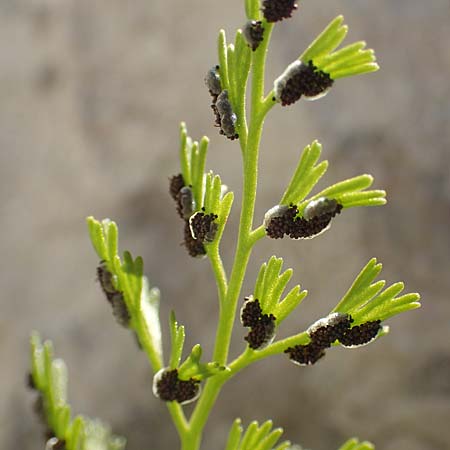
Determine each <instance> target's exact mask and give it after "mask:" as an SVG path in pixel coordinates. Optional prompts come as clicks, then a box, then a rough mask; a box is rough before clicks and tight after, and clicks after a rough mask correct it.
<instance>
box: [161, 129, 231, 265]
mask: <svg viewBox="0 0 450 450" xmlns="http://www.w3.org/2000/svg"><path fill="white" fill-rule="evenodd" d="M208 144H209V140H208V138H207V137H206V136H203V138H202V139H201V140H200V142H197V141H193V140H192V139H191V138H190V137H189V136H188V135H187V130H186V126H185V124H184V123H182V124H181V139H180V161H181V173H179V174H177V175H174V176H173V177H171V178H170V183H169V193H170V196H171V197H172V199H173V200H174V202H175V207H176V211H177V214H178V216H179V217H180V219H182V220H183V223H184V228H183V241H184V242H183V243H184V246H185V247H186V250H187V251H188V253H189V255H190V256H192V257H196V258H204V257H205V256H206V254H207V248H208V246H211V245H218V244H219V239H220V235H221V233H222V231H223V227H224V226H225V222H226V219H227V218H228V214H229V212H230V208H231V204H232V201H233V194H232V193H231V192H227V186H225V185H224V184H222V181H221V179H220V177H219V175H215V174H213V173H212V172H208V173H205V164H206V154H207V150H208Z"/></svg>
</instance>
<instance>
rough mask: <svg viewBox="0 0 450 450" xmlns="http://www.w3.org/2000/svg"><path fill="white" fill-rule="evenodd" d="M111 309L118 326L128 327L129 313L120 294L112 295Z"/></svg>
mask: <svg viewBox="0 0 450 450" xmlns="http://www.w3.org/2000/svg"><path fill="white" fill-rule="evenodd" d="M111 308H112V313H113V316H114V318H115V319H116V322H117V323H118V324H119V325H122V326H123V327H125V328H128V327H129V325H130V320H131V317H130V313H129V312H128V308H127V305H126V304H125V300H124V298H123V294H122V292H118V293H117V294H114V295H113V296H112V298H111Z"/></svg>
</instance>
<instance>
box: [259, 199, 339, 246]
mask: <svg viewBox="0 0 450 450" xmlns="http://www.w3.org/2000/svg"><path fill="white" fill-rule="evenodd" d="M341 210H342V205H341V204H339V203H336V208H335V209H334V210H332V211H328V212H326V213H324V214H320V215H317V216H314V217H311V218H310V219H309V220H306V219H305V218H304V217H300V216H299V217H297V214H298V207H297V205H292V204H291V205H290V206H289V207H288V208H286V210H284V211H283V212H281V213H279V214H276V215H274V217H269V218H268V219H267V220H266V234H267V236H269V237H270V238H272V239H282V238H283V237H284V236H285V235H286V236H289V237H290V238H292V239H307V238H311V237H313V236H315V235H317V234H319V233H320V232H322V231H323V230H325V229H326V228H327V227H328V225H329V224H330V222H331V219H332V218H333V217H334V216H336V214H339V213H340V212H341Z"/></svg>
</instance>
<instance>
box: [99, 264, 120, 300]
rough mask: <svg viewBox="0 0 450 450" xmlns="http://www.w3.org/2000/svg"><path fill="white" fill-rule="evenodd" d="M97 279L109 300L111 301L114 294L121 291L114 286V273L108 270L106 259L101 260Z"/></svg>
mask: <svg viewBox="0 0 450 450" xmlns="http://www.w3.org/2000/svg"><path fill="white" fill-rule="evenodd" d="M97 280H98V282H99V283H100V287H101V288H102V291H103V293H104V294H105V296H106V298H107V300H108V301H109V302H111V298H112V296H113V295H114V294H117V293H119V291H118V290H117V289H116V288H115V287H114V284H113V274H112V273H111V272H110V271H109V270H108V268H107V266H106V263H105V261H100V263H99V265H98V266H97Z"/></svg>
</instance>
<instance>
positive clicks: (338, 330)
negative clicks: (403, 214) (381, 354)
mask: <svg viewBox="0 0 450 450" xmlns="http://www.w3.org/2000/svg"><path fill="white" fill-rule="evenodd" d="M282 264H283V260H282V259H281V258H277V257H275V256H272V257H271V258H270V259H269V261H268V262H267V263H264V264H263V265H262V266H261V269H260V271H259V274H258V277H257V280H256V283H255V287H254V290H253V294H252V295H250V296H248V297H246V298H245V301H244V304H243V305H242V308H241V312H240V319H241V323H242V325H243V326H244V327H247V328H249V329H250V331H249V333H248V334H247V336H245V338H244V339H245V340H246V341H247V344H248V347H249V349H251V350H253V351H255V352H262V353H264V349H265V348H266V347H267V346H270V345H271V344H272V345H271V346H272V347H275V348H276V349H277V351H276V352H277V353H285V354H287V355H288V356H289V359H290V360H291V361H292V362H294V363H295V364H298V365H305V366H306V365H312V364H314V363H316V362H317V361H318V360H319V359H321V358H322V357H323V356H325V350H326V349H328V348H330V347H331V346H333V345H340V346H342V347H345V348H357V347H360V346H363V345H367V344H369V343H370V342H372V341H373V340H375V339H376V338H377V337H379V336H382V335H384V334H386V333H387V332H388V327H387V326H382V322H383V321H384V320H386V319H388V318H389V317H392V316H394V315H396V314H398V313H399V312H403V311H407V310H410V309H414V308H418V307H419V306H420V304H419V303H418V299H419V296H418V294H405V295H402V296H399V294H400V293H401V292H402V290H403V288H404V285H403V283H394V284H393V285H391V286H389V287H388V288H386V289H385V290H383V288H384V287H385V284H386V283H385V281H377V282H373V281H374V279H375V278H376V276H377V275H378V274H379V272H380V271H381V264H378V263H377V261H376V260H375V259H372V260H371V261H369V263H368V264H367V265H366V266H365V267H364V268H363V270H362V271H361V273H360V274H359V275H358V277H357V278H356V280H355V282H354V283H353V285H352V286H351V287H350V289H349V290H348V291H347V293H346V294H345V295H344V296H343V298H342V299H341V300H340V301H339V303H338V304H337V306H336V307H335V308H334V309H333V310H332V311H331V312H330V313H329V314H328V315H327V316H326V317H323V318H321V319H319V320H317V321H316V322H314V323H313V324H312V325H311V326H310V327H309V328H308V329H307V330H306V331H305V332H302V333H300V334H298V335H295V336H291V337H289V338H287V339H283V340H281V341H276V342H275V343H273V341H274V338H275V332H276V330H277V328H278V327H279V326H280V324H281V322H282V321H283V320H284V319H285V318H286V317H288V316H289V315H290V314H291V313H292V312H293V311H294V310H295V309H296V308H297V307H298V306H299V304H300V303H301V302H302V301H303V299H304V298H305V297H306V296H307V291H304V290H303V291H302V290H301V289H300V285H297V286H295V287H294V288H292V289H291V290H290V291H289V292H288V293H287V294H286V295H285V296H284V298H282V296H283V291H284V290H285V288H286V286H287V284H288V283H289V281H290V279H291V277H292V274H293V271H292V269H288V270H286V271H284V272H283V271H282V270H281V269H282Z"/></svg>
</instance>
